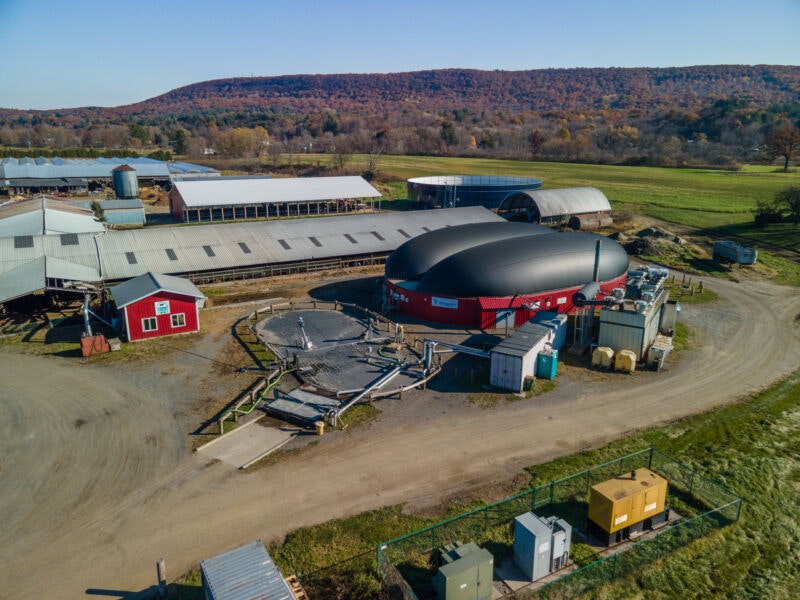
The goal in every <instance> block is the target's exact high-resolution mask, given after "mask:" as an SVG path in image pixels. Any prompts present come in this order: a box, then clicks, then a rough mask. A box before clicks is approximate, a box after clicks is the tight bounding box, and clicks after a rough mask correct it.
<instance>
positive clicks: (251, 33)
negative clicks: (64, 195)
mask: <svg viewBox="0 0 800 600" xmlns="http://www.w3.org/2000/svg"><path fill="white" fill-rule="evenodd" d="M798 32H800V0H760V1H753V0H719V1H717V0H496V1H494V2H493V1H491V0H481V1H475V0H425V1H420V0H391V1H388V0H372V1H365V0H317V1H315V2H312V1H309V0H252V1H244V0H215V1H213V2H212V1H209V0H195V1H186V0H158V1H153V0H138V1H136V0H127V1H122V0H103V1H98V0H0V53H1V54H0V55H1V56H2V58H1V59H0V106H1V107H5V108H23V109H25V108H35V109H50V108H67V107H75V106H88V105H91V106H118V105H122V104H130V103H133V102H138V101H140V100H146V99H148V98H151V97H153V96H157V95H159V94H162V93H165V92H167V91H169V90H171V89H174V88H177V87H181V86H184V85H187V84H190V83H196V82H199V81H205V80H209V79H220V78H226V77H238V76H250V75H256V76H259V75H262V76H269V75H291V74H299V73H390V72H398V71H416V70H420V69H440V68H450V67H463V68H474V69H506V70H521V69H541V68H551V67H552V68H559V67H670V66H688V65H707V64H783V65H787V64H789V65H791V64H794V65H798V64H800V34H799V33H798Z"/></svg>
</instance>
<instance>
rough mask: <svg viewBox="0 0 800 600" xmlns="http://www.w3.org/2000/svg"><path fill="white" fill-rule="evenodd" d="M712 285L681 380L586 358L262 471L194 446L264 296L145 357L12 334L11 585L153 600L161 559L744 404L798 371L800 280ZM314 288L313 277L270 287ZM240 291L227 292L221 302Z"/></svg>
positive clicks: (349, 435) (695, 312) (359, 284)
mask: <svg viewBox="0 0 800 600" xmlns="http://www.w3.org/2000/svg"><path fill="white" fill-rule="evenodd" d="M352 277H355V280H353V279H352ZM374 282H375V279H374V274H372V275H370V274H369V273H363V272H362V273H358V274H353V275H351V276H350V277H348V278H346V279H345V280H343V281H342V280H340V279H337V278H331V279H327V280H323V281H320V282H317V283H316V284H315V287H314V290H313V293H314V294H315V295H316V296H317V297H320V298H325V297H326V296H327V299H332V298H331V296H333V297H337V298H338V299H345V300H346V299H347V297H346V296H347V294H356V293H359V294H361V293H367V294H369V293H371V292H370V290H371V287H372V286H374ZM706 285H707V286H708V287H709V288H712V289H713V290H714V291H716V292H717V293H718V294H719V295H720V297H721V298H722V300H721V301H720V302H719V303H717V304H714V305H706V306H696V305H687V306H685V307H684V311H683V313H682V316H681V319H682V320H683V321H685V322H686V323H687V324H688V325H689V326H690V327H691V329H692V330H693V331H694V332H695V341H696V346H695V348H696V349H694V350H690V351H686V352H684V353H682V355H681V356H680V359H679V360H678V361H676V362H672V363H670V365H669V368H668V369H667V370H666V371H664V372H662V373H659V374H655V373H636V374H633V375H632V376H626V375H619V374H606V375H603V376H602V377H587V376H586V374H585V373H581V371H580V370H577V369H568V370H566V372H565V373H563V374H562V375H560V376H559V378H558V380H557V386H556V389H555V390H554V391H553V392H550V393H548V394H545V395H543V396H539V397H537V398H535V399H529V400H525V401H518V402H506V401H500V402H498V403H496V404H494V405H493V406H492V407H491V408H485V407H482V406H481V405H480V404H479V403H473V402H470V401H469V397H468V395H467V394H460V393H451V392H448V391H446V390H445V389H442V388H443V385H441V384H438V385H437V384H436V383H434V385H433V386H432V389H429V390H428V391H426V392H415V393H412V394H408V395H406V396H404V398H403V400H402V401H401V400H397V399H391V400H386V401H382V402H381V403H380V404H379V408H380V409H381V410H382V413H381V415H380V416H379V417H378V418H377V419H376V420H375V421H373V422H372V423H370V424H369V425H368V426H364V427H361V428H357V429H355V430H352V431H347V432H342V433H335V434H328V435H326V436H325V437H323V438H321V443H319V444H318V445H316V446H313V447H308V448H306V449H304V450H303V451H301V452H299V453H292V454H291V455H288V456H286V457H285V458H284V459H283V460H281V461H279V462H276V463H274V464H270V465H269V466H267V467H265V468H262V469H260V470H258V471H256V472H253V473H249V474H247V473H241V472H238V471H236V470H235V469H233V468H231V467H230V466H229V465H225V464H224V463H219V462H213V461H212V462H208V460H207V459H204V458H203V457H202V456H199V455H197V454H192V453H191V452H190V451H189V450H188V447H189V445H190V443H189V441H188V438H189V437H190V436H189V434H190V433H191V432H192V431H193V430H194V429H196V427H197V425H198V423H199V421H200V420H202V419H203V418H205V417H204V416H202V415H207V412H208V408H204V409H202V410H200V412H199V413H198V410H199V409H200V407H207V406H208V405H210V404H213V403H214V402H217V403H219V402H220V401H221V400H220V399H224V398H229V397H232V396H233V395H235V394H236V393H237V392H238V391H239V390H241V389H242V388H244V387H245V386H246V385H247V384H248V383H249V382H250V381H251V378H252V375H249V374H237V373H236V372H235V366H236V365H238V364H241V361H242V360H244V359H245V358H246V357H244V355H242V354H241V351H240V350H239V349H237V347H236V346H235V344H234V343H232V340H231V337H230V325H231V324H232V323H233V322H234V321H235V319H236V318H238V317H239V316H242V315H244V314H246V313H247V312H248V311H249V310H251V308H252V307H251V306H246V305H245V306H242V305H239V306H224V307H223V308H218V309H212V310H208V311H204V314H203V322H204V334H203V335H200V336H194V337H187V338H181V339H179V340H176V341H174V342H172V341H170V342H165V343H164V342H162V343H160V344H161V345H159V346H150V348H151V349H150V350H143V351H142V352H141V354H140V357H139V358H135V357H134V358H131V357H129V358H128V359H126V360H119V359H108V360H91V361H88V362H86V363H84V362H83V361H81V360H80V359H77V358H73V357H57V356H41V355H36V354H30V353H28V351H27V350H24V349H23V348H22V346H21V345H19V344H16V345H5V346H0V372H2V373H3V385H2V388H0V406H2V408H3V410H2V417H3V418H2V420H1V421H0V597H1V598H8V599H12V598H13V599H23V598H32V599H33V598H35V599H41V598H81V597H86V596H87V595H89V596H91V597H110V598H119V597H125V598H129V597H134V595H135V593H137V592H148V591H152V588H151V586H152V585H153V584H154V583H155V568H154V563H155V561H156V560H157V559H158V558H160V557H164V558H165V559H166V565H167V570H168V576H169V577H170V578H173V577H176V576H177V575H179V574H180V573H182V572H183V571H185V570H188V569H189V568H191V567H193V566H195V565H196V564H197V562H198V561H199V560H200V559H202V558H205V557H209V556H212V555H214V554H217V553H219V552H221V551H224V550H227V549H230V548H232V547H235V546H237V545H240V544H242V543H245V542H247V541H251V540H253V539H255V538H256V537H261V538H263V539H264V540H265V541H267V540H270V539H273V538H275V537H277V536H282V535H283V534H285V533H287V532H288V531H290V530H292V529H294V528H296V527H299V526H303V525H311V524H314V523H319V522H323V521H326V520H328V519H330V518H333V517H342V516H346V515H351V514H354V513H356V512H359V511H363V510H366V509H371V508H376V507H380V506H385V505H392V504H398V503H407V504H408V505H410V506H414V507H419V508H425V507H428V506H432V505H435V504H437V503H439V502H440V501H441V500H442V499H444V498H448V497H452V496H454V495H458V494H466V493H469V492H470V491H471V490H474V489H477V488H486V487H487V486H491V485H493V484H495V483H500V482H504V481H506V480H509V479H512V478H514V477H518V476H520V471H521V469H522V468H523V467H525V466H527V465H531V464H536V463H538V462H542V461H545V460H547V459H550V458H552V457H554V456H557V455H561V454H566V453H570V452H573V451H575V450H578V449H581V448H585V447H589V446H593V445H598V444H601V443H603V442H605V441H607V440H610V439H613V438H615V437H617V436H619V435H620V434H621V433H624V432H625V431H628V430H631V429H632V428H636V427H643V426H647V425H652V424H655V423H659V422H663V421H666V420H671V419H674V418H676V417H679V416H681V415H685V414H688V413H694V412H699V411H703V410H706V409H708V408H710V407H713V406H716V405H719V404H722V403H726V402H732V401H735V400H736V399H737V398H741V397H742V396H744V395H746V394H749V393H751V392H753V391H756V390H758V389H761V388H763V387H765V386H767V385H769V384H770V383H771V382H773V381H774V380H775V379H776V378H778V377H781V376H783V375H785V374H788V373H789V372H791V371H793V370H794V369H796V368H797V365H798V364H800V321H799V320H798V319H799V318H800V317H799V316H800V294H797V290H796V289H787V288H781V287H779V286H775V285H772V284H769V283H765V282H760V281H745V282H742V283H735V282H731V281H726V280H708V281H706ZM303 289H307V284H306V283H304V282H302V281H297V282H290V283H289V284H288V285H287V284H270V285H265V286H263V288H261V289H260V290H259V291H260V292H262V297H264V298H270V297H276V296H283V297H292V296H295V297H299V296H300V295H301V294H302V291H303ZM240 291H241V290H240ZM225 296H226V294H225V293H224V290H222V291H220V292H218V293H216V294H215V295H212V297H214V298H215V299H216V300H220V302H219V304H224V300H223V298H225ZM409 329H411V330H412V332H413V329H414V327H413V326H411V327H410V328H409ZM142 348H145V346H142ZM152 348H155V350H152ZM466 440H468V441H469V443H465V441H466ZM397 533H398V534H401V533H403V532H397Z"/></svg>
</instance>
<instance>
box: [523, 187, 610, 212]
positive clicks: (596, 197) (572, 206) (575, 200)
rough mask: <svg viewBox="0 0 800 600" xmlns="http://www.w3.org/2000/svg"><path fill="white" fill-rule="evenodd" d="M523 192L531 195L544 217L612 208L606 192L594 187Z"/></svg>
mask: <svg viewBox="0 0 800 600" xmlns="http://www.w3.org/2000/svg"><path fill="white" fill-rule="evenodd" d="M523 193H524V194H527V195H528V196H530V197H531V199H532V200H533V201H534V203H535V204H536V206H537V208H538V209H539V214H540V215H541V216H542V217H543V218H547V217H556V216H563V215H580V214H584V213H594V212H609V211H610V210H611V204H610V203H609V201H608V198H606V196H605V194H604V193H603V192H601V191H600V190H598V189H597V188H593V187H577V188H563V189H559V190H530V191H525V192H523Z"/></svg>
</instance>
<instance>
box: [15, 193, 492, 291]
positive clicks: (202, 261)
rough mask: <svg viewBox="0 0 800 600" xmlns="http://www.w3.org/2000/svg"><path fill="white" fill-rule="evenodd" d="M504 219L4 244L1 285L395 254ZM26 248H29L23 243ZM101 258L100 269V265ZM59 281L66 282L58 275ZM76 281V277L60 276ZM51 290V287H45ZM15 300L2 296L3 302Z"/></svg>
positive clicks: (443, 215) (479, 211) (475, 211)
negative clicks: (35, 273)
mask: <svg viewBox="0 0 800 600" xmlns="http://www.w3.org/2000/svg"><path fill="white" fill-rule="evenodd" d="M484 221H502V219H501V217H498V216H497V215H495V214H494V213H492V212H491V211H489V210H486V209H485V208H481V207H470V208H453V209H445V210H436V211H408V212H391V213H377V214H363V215H354V216H339V217H320V218H310V219H289V220H275V221H260V222H252V223H231V224H219V225H202V226H196V227H164V228H152V229H147V228H145V229H139V230H126V231H106V232H105V233H99V234H92V233H77V234H70V235H69V236H66V237H65V236H58V235H56V236H44V235H31V236H25V239H24V240H21V239H18V238H19V237H20V236H17V237H7V238H0V280H2V279H3V278H5V277H9V276H10V275H9V272H10V271H12V270H14V269H17V268H19V267H21V266H24V265H26V264H28V263H30V262H33V261H35V260H37V259H38V258H40V257H43V256H48V257H51V256H52V257H58V258H59V259H61V260H64V261H67V262H69V263H73V264H76V265H82V266H84V267H90V268H92V269H95V270H97V271H99V274H98V277H97V279H94V281H97V280H99V279H100V278H101V276H102V279H103V280H106V281H117V280H124V279H130V278H132V277H136V276H138V275H142V274H143V273H147V272H154V273H167V274H172V275H180V274H184V273H192V272H201V271H212V270H226V269H236V268H242V267H248V266H259V265H269V264H276V263H290V262H296V261H304V260H315V259H326V258H338V257H347V256H360V255H368V254H373V253H386V254H388V253H389V252H391V251H392V250H394V249H395V248H397V247H398V246H399V245H400V244H402V243H403V242H405V241H406V240H408V239H409V237H415V236H418V235H421V234H423V233H426V232H428V231H432V230H434V229H441V228H443V227H447V226H450V225H461V224H464V223H478V222H484ZM23 242H24V243H23ZM98 260H99V264H98ZM53 277H57V278H58V277H59V276H58V275H53ZM61 278H63V279H70V277H61ZM43 287H45V286H44V282H43V283H42V285H41V286H40V288H39V289H41V288H43ZM6 299H8V297H2V296H0V302H2V301H3V300H6Z"/></svg>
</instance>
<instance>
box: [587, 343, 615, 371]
mask: <svg viewBox="0 0 800 600" xmlns="http://www.w3.org/2000/svg"><path fill="white" fill-rule="evenodd" d="M613 364H614V350H613V349H611V348H608V347H606V346H599V347H597V348H595V349H594V352H592V366H593V367H602V368H604V369H610V368H611V365H613Z"/></svg>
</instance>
